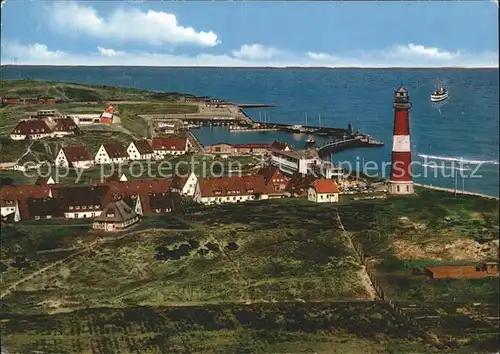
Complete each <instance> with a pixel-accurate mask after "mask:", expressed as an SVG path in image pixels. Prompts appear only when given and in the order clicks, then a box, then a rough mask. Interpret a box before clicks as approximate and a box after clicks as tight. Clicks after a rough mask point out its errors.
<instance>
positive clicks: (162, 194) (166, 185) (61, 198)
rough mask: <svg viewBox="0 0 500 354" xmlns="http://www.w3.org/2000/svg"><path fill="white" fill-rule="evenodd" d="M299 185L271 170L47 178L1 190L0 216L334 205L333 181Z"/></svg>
mask: <svg viewBox="0 0 500 354" xmlns="http://www.w3.org/2000/svg"><path fill="white" fill-rule="evenodd" d="M303 182H304V181H302V180H297V179H294V178H290V177H287V176H286V175H284V174H283V173H282V172H281V171H280V170H279V169H278V168H276V167H272V166H270V167H264V168H262V169H261V170H260V171H259V172H258V173H257V174H255V175H251V176H232V177H222V178H199V177H197V176H196V175H195V174H194V173H192V172H191V173H186V175H185V176H182V177H181V176H176V177H174V178H171V179H137V180H128V179H127V178H126V176H123V175H122V176H117V175H114V176H113V178H110V179H107V180H106V181H104V182H102V183H101V182H99V183H96V184H94V185H91V186H65V185H62V184H59V183H55V181H54V180H53V179H52V178H48V179H39V180H38V181H37V182H36V183H35V184H34V185H17V186H5V187H2V188H1V189H0V197H1V198H0V200H1V203H2V204H1V215H2V217H3V218H11V219H12V220H13V221H19V220H22V219H36V220H38V219H50V218H66V219H89V218H96V217H99V216H101V214H102V213H103V211H104V210H105V208H107V207H108V206H109V204H110V203H115V202H118V201H120V200H123V201H124V202H125V203H126V204H127V205H128V206H129V207H130V208H131V209H132V210H133V211H134V213H136V214H137V215H139V216H140V215H148V214H160V213H169V212H172V211H175V210H179V208H180V205H181V199H182V198H190V199H193V200H194V201H195V202H197V203H200V204H204V205H214V204H222V203H240V202H247V201H253V200H265V199H272V198H286V197H292V196H299V197H307V198H308V200H310V201H312V202H316V203H332V202H337V201H338V194H339V190H338V187H337V185H336V184H335V183H334V182H333V181H332V180H327V179H315V180H311V182H308V183H306V184H305V185H304V184H303ZM116 207H117V206H116V205H115V206H113V208H116ZM99 227H102V225H101V226H99Z"/></svg>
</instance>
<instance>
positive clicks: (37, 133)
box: [10, 118, 81, 140]
mask: <svg viewBox="0 0 500 354" xmlns="http://www.w3.org/2000/svg"><path fill="white" fill-rule="evenodd" d="M79 134H81V130H80V128H79V127H78V126H77V125H76V124H75V122H74V121H73V120H72V119H71V118H55V119H54V118H46V119H39V120H31V119H29V120H21V121H20V122H19V123H18V124H17V125H16V127H15V128H14V129H13V130H12V132H11V134H10V138H11V139H13V140H25V139H33V140H39V139H44V138H60V137H64V136H68V135H79Z"/></svg>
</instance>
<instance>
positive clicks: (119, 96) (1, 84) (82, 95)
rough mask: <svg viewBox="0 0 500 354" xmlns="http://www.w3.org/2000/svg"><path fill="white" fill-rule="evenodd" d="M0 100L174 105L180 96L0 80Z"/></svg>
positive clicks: (108, 87) (91, 86) (50, 82)
mask: <svg viewBox="0 0 500 354" xmlns="http://www.w3.org/2000/svg"><path fill="white" fill-rule="evenodd" d="M0 90H1V91H0V96H7V97H15V96H22V97H36V96H37V95H45V96H55V97H61V98H63V99H65V100H70V101H155V100H158V101H165V100H168V101H176V100H177V99H178V98H179V97H182V96H189V94H183V93H177V92H172V93H161V92H151V91H146V90H139V89H133V88H128V87H115V86H106V85H89V84H79V83H66V82H57V81H40V80H0Z"/></svg>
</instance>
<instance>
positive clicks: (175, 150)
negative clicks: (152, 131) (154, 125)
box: [151, 138, 192, 159]
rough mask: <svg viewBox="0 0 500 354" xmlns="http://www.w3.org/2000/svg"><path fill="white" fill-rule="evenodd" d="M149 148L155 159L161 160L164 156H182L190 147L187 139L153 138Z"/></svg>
mask: <svg viewBox="0 0 500 354" xmlns="http://www.w3.org/2000/svg"><path fill="white" fill-rule="evenodd" d="M151 147H152V148H153V151H154V154H155V157H156V158H157V159H163V158H164V157H165V156H166V155H184V154H185V153H186V152H187V151H188V150H189V149H190V148H191V147H192V146H191V142H190V141H189V139H187V138H153V140H152V141H151Z"/></svg>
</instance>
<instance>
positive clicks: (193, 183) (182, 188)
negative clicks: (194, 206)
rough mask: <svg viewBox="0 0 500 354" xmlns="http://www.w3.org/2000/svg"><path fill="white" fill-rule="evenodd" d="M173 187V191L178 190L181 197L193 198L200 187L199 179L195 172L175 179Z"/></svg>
mask: <svg viewBox="0 0 500 354" xmlns="http://www.w3.org/2000/svg"><path fill="white" fill-rule="evenodd" d="M172 185H173V189H175V190H177V191H178V192H179V194H180V195H182V196H185V197H191V198H192V197H194V193H195V192H196V188H197V186H198V177H196V175H195V174H194V172H190V173H189V175H187V176H183V177H174V179H173V181H172Z"/></svg>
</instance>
